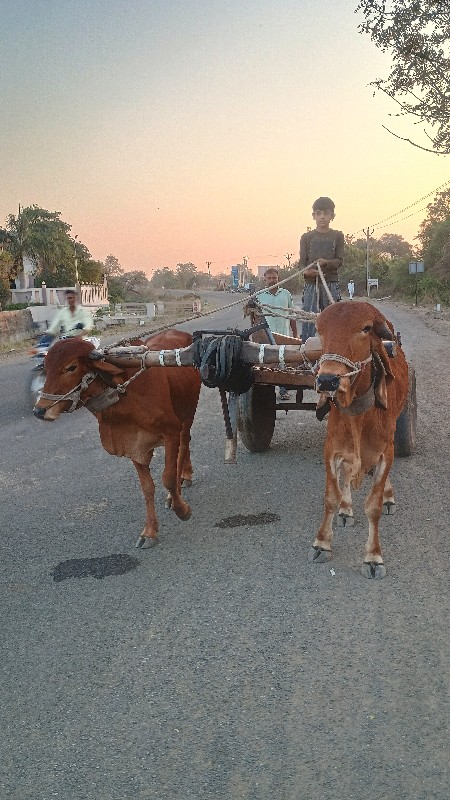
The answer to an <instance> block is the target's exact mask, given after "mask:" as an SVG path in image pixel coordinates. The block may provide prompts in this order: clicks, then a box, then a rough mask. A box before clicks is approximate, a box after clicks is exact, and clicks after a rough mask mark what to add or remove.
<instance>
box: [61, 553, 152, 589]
mask: <svg viewBox="0 0 450 800" xmlns="http://www.w3.org/2000/svg"><path fill="white" fill-rule="evenodd" d="M140 563H141V562H140V561H139V560H138V559H137V558H133V557H132V556H127V555H126V554H125V553H114V554H113V555H112V556H103V557H102V558H69V559H68V560H67V561H60V562H59V564H57V565H56V567H53V569H52V570H51V572H50V575H52V576H53V580H54V581H56V582H57V583H60V582H61V581H65V580H66V579H67V578H89V577H91V578H107V577H109V576H110V575H123V574H124V573H125V572H131V570H133V569H136V567H137V566H139V564H140Z"/></svg>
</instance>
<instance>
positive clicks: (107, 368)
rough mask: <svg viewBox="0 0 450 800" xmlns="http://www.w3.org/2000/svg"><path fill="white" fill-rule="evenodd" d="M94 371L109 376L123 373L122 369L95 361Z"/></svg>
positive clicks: (104, 362)
mask: <svg viewBox="0 0 450 800" xmlns="http://www.w3.org/2000/svg"><path fill="white" fill-rule="evenodd" d="M95 369H98V370H100V372H108V373H109V374H110V375H121V374H122V373H123V368H121V367H115V366H114V364H108V362H107V361H96V362H95Z"/></svg>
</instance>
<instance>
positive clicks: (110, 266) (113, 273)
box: [104, 255, 124, 278]
mask: <svg viewBox="0 0 450 800" xmlns="http://www.w3.org/2000/svg"><path fill="white" fill-rule="evenodd" d="M123 272H124V271H123V269H122V267H121V266H120V264H119V261H118V259H117V258H116V257H115V256H113V255H109V256H106V258H105V264H104V273H105V275H106V277H107V278H116V277H117V276H118V275H123Z"/></svg>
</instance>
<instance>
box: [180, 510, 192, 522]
mask: <svg viewBox="0 0 450 800" xmlns="http://www.w3.org/2000/svg"><path fill="white" fill-rule="evenodd" d="M191 517H192V511H191V509H190V508H189V509H188V511H187V512H186V514H185V515H184V516H183V517H180V519H181V520H182V521H183V522H187V520H188V519H190V518H191Z"/></svg>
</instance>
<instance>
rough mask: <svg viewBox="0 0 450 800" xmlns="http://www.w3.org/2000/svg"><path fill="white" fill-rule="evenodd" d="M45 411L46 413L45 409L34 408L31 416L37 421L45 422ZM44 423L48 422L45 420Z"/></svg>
mask: <svg viewBox="0 0 450 800" xmlns="http://www.w3.org/2000/svg"><path fill="white" fill-rule="evenodd" d="M46 411H47V409H46V408H38V406H35V407H34V408H33V414H34V416H35V417H37V418H38V419H44V420H45V412H46ZM45 421H46V422H48V421H49V420H45Z"/></svg>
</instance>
